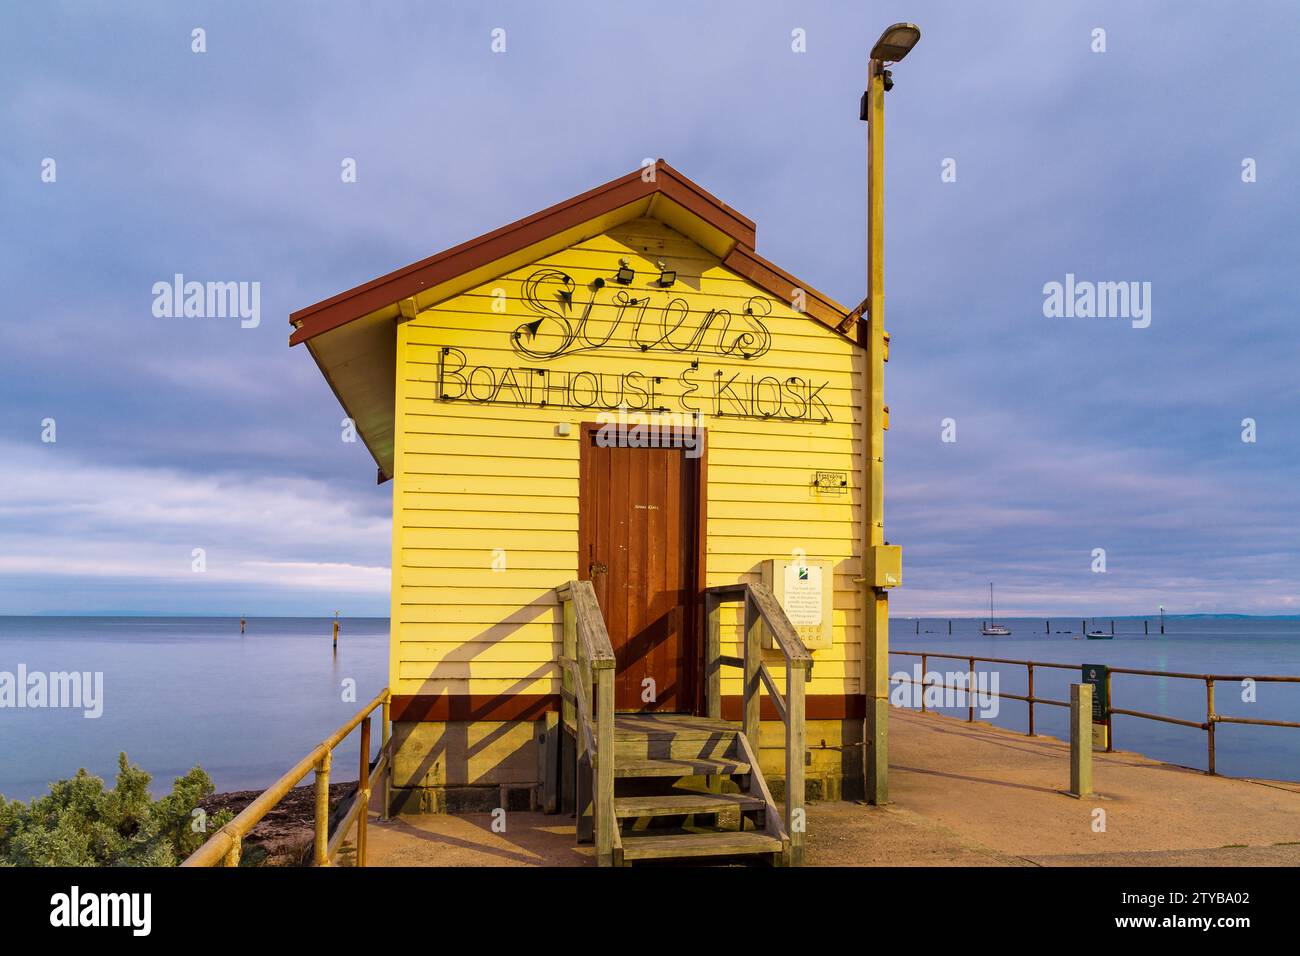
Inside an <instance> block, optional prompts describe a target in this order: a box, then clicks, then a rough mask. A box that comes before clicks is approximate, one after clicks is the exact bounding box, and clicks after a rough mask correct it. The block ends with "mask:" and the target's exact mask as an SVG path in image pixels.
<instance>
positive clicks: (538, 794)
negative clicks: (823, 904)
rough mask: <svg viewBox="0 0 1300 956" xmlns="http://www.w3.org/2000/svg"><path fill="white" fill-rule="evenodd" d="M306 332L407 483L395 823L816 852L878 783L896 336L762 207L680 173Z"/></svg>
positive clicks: (398, 592) (342, 307)
mask: <svg viewBox="0 0 1300 956" xmlns="http://www.w3.org/2000/svg"><path fill="white" fill-rule="evenodd" d="M290 321H291V323H292V325H293V332H292V335H291V337H290V344H291V345H296V344H298V343H305V344H306V346H307V349H308V350H309V351H310V352H311V354H312V357H313V358H314V359H315V361H316V363H317V365H318V366H319V367H320V370H321V372H322V373H323V374H324V375H325V377H326V379H327V380H328V382H329V383H330V386H331V387H332V388H333V390H334V392H335V394H336V395H337V396H338V399H339V401H340V402H341V403H342V405H343V407H344V409H345V410H346V412H347V414H348V416H349V417H350V418H351V419H352V420H353V422H354V423H355V426H356V429H357V432H358V434H359V435H360V437H361V438H362V440H363V441H364V442H365V444H366V447H367V448H368V449H369V450H370V453H371V454H372V455H373V457H374V459H375V461H376V463H377V464H378V466H379V477H380V480H381V481H385V480H390V479H391V481H392V488H393V542H392V546H393V551H392V574H393V578H392V612H391V614H392V637H391V652H390V687H391V690H392V695H393V696H392V705H391V717H392V721H393V746H394V751H393V784H392V785H393V789H392V804H393V808H394V809H395V810H406V811H420V810H423V811H436V810H445V809H451V810H456V809H465V808H477V809H483V808H494V807H497V806H501V805H502V800H503V797H504V798H505V799H509V795H510V794H511V793H512V792H513V793H516V794H517V796H516V797H515V799H518V800H527V799H530V798H531V799H533V800H537V801H540V802H541V803H542V804H543V805H544V806H545V807H546V808H547V809H548V810H565V809H569V808H573V809H575V810H576V812H577V814H578V835H579V837H580V838H581V839H584V840H586V839H589V840H592V841H594V842H595V844H596V849H597V855H598V858H599V860H600V861H601V862H602V863H609V862H619V861H622V860H628V859H641V858H649V857H657V856H694V855H707V854H732V853H761V854H772V855H773V856H774V858H776V859H784V860H787V861H789V860H793V861H796V862H797V861H798V859H799V855H800V850H801V846H802V832H803V827H802V824H803V811H802V807H803V799H804V794H805V793H806V794H807V795H808V796H809V797H812V798H814V799H815V798H819V797H826V798H838V797H841V796H844V797H857V796H860V795H861V794H862V792H863V780H864V772H865V773H867V775H868V776H870V773H871V767H870V764H871V759H870V756H871V751H872V749H873V748H875V749H877V750H879V751H882V752H881V753H880V754H878V756H879V758H880V760H879V762H878V764H877V767H876V771H875V772H876V773H877V774H879V773H880V769H879V768H880V767H883V747H884V739H885V738H884V719H883V708H884V702H885V697H886V686H885V684H884V673H885V662H884V652H883V650H884V646H885V644H884V641H885V636H884V631H885V607H886V602H885V595H886V588H888V587H892V586H893V585H895V584H897V583H898V578H899V560H898V551H897V549H896V548H890V547H888V546H886V545H884V544H883V542H882V540H881V539H880V537H879V529H880V528H881V527H882V525H880V515H879V503H878V502H879V496H878V495H877V496H876V497H875V499H874V500H875V502H876V503H875V504H873V496H872V495H871V493H870V492H871V489H870V484H871V483H872V482H873V481H876V482H878V481H879V473H880V472H879V463H880V460H881V455H880V454H879V448H880V442H879V437H878V434H877V437H876V438H875V439H874V440H873V437H872V436H873V427H872V424H873V416H874V418H875V421H876V424H877V430H878V428H880V427H884V422H883V417H884V415H885V412H886V410H885V409H884V408H883V406H880V404H879V400H880V395H881V391H880V377H881V376H880V372H879V370H876V371H875V372H874V374H873V370H872V368H871V360H872V349H871V347H870V339H871V333H872V331H873V330H871V329H870V327H869V323H868V322H867V321H866V320H865V319H864V318H863V315H862V309H861V308H859V309H855V310H850V309H846V308H844V307H843V306H841V305H839V304H838V303H836V302H834V301H832V300H831V299H829V298H828V297H826V296H824V295H822V294H820V293H818V292H817V291H815V290H814V289H813V288H811V287H810V286H808V285H807V284H805V283H803V282H801V281H799V280H797V279H795V278H794V277H793V276H791V275H790V274H788V273H786V272H785V271H783V270H782V269H780V268H779V267H777V266H776V265H774V264H773V263H771V262H769V261H767V260H766V259H764V258H762V257H761V256H759V255H758V254H757V252H756V251H755V226H754V223H753V222H752V221H750V220H749V219H747V218H746V217H744V216H743V215H741V214H740V213H738V212H736V211H735V210H733V209H731V208H730V207H728V206H727V205H725V204H724V203H722V202H721V201H719V200H718V199H716V198H714V197H713V196H711V195H710V194H709V193H707V192H705V191H704V190H703V189H701V188H700V187H699V186H697V185H696V184H695V183H693V182H691V181H690V180H689V179H687V178H686V177H685V176H683V175H682V174H681V173H679V172H677V171H676V170H674V169H673V168H672V167H671V166H669V165H668V164H666V163H664V162H663V161H662V160H661V161H659V162H658V163H656V164H654V165H653V166H646V167H645V168H643V169H640V170H638V171H635V172H632V173H630V174H628V175H626V176H623V177H621V178H619V179H616V180H614V181H612V182H609V183H606V184H605V185H603V186H600V187H597V188H596V189H593V190H591V191H589V192H586V193H584V194H582V195H580V196H576V197H574V198H572V199H569V200H567V201H565V202H562V203H560V204H558V205H555V206H552V207H550V208H549V209H546V210H544V211H542V212H539V213H537V214H535V215H532V216H529V217H527V218H525V219H522V220H520V221H518V222H516V223H513V224H511V225H508V226H505V227H503V228H501V229H498V230H496V231H494V232H491V233H488V234H486V235H484V236H480V237H479V238H476V239H472V240H470V241H468V242H465V243H463V244H461V245H459V246H456V247H454V248H452V249H448V250H446V251H445V252H441V253H438V254H437V255H434V256H432V257H430V258H428V259H425V260H423V261H420V262H416V263H414V264H412V265H409V266H407V267H405V268H402V269H399V270H397V271H396V272H393V273H391V274H389V275H386V276H383V277H381V278H379V279H376V280H374V281H372V282H368V283H366V284H365V285H362V286H359V287H358V288H355V289H352V290H350V291H347V292H344V293H341V294H339V295H336V296H333V297H332V298H329V299H326V300H324V301H322V302H320V303H318V304H316V305H313V306H309V307H307V308H305V309H302V310H301V311H298V312H295V313H294V314H293V315H292V316H291V319H290ZM874 331H875V332H876V333H877V334H878V336H879V339H878V342H877V352H878V354H879V360H880V361H881V362H883V360H884V357H885V356H884V348H885V347H886V343H887V337H886V336H885V335H884V333H883V330H874ZM873 396H874V399H873ZM873 466H875V467H873ZM873 531H874V532H876V534H875V535H874V537H873ZM864 554H865V555H866V556H867V558H868V560H866V561H865V562H864V560H863V556H864ZM864 722H865V725H866V726H867V730H868V732H867V733H866V734H864ZM864 751H865V752H866V753H867V754H868V759H867V760H865V761H864ZM864 763H865V764H866V765H867V767H865V768H864ZM879 784H880V785H883V781H879ZM656 817H666V818H671V822H675V823H682V822H685V823H689V824H692V825H691V826H687V827H677V828H675V829H665V828H662V827H657V826H654V825H652V823H653V822H654V818H656ZM696 824H698V825H696Z"/></svg>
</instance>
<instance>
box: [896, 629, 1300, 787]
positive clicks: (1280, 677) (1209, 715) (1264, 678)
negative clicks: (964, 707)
mask: <svg viewBox="0 0 1300 956" xmlns="http://www.w3.org/2000/svg"><path fill="white" fill-rule="evenodd" d="M889 653H890V654H897V655H900V656H902V657H919V658H920V659H921V686H922V687H923V688H924V687H938V688H940V689H943V690H964V691H967V692H968V693H971V692H972V691H973V689H974V687H975V664H976V663H984V664H1012V665H1016V666H1019V667H1024V668H1026V669H1027V676H1028V692H1027V693H1026V694H1010V693H1004V692H1002V691H1001V690H999V691H998V692H997V694H996V696H997V697H998V698H1003V697H1005V698H1007V699H1008V700H1019V701H1024V702H1026V703H1027V704H1028V705H1029V732H1028V734H1027V735H1026V736H1029V737H1033V736H1036V735H1035V733H1034V707H1035V705H1037V704H1047V705H1049V706H1052V707H1069V706H1070V704H1069V702H1068V701H1063V700H1052V699H1051V698H1048V697H1037V696H1035V694H1034V668H1035V667H1054V668H1057V669H1059V670H1070V671H1073V670H1078V669H1079V667H1080V666H1081V665H1079V664H1060V663H1056V662H1051V661H1023V660H1013V659H1011V658H1006V657H971V656H969V655H957V654H940V653H936V652H935V651H890V652H889ZM931 658H938V659H940V660H950V661H963V662H965V663H966V664H967V666H968V668H969V670H968V672H967V681H968V684H967V686H966V687H957V686H953V685H950V684H943V683H931V682H927V681H926V680H925V675H926V674H927V673H928V672H929V662H930V659H931ZM1114 674H1127V675H1130V676H1136V677H1172V678H1174V679H1176V680H1199V681H1204V682H1205V719H1204V720H1202V721H1197V720H1186V719H1184V718H1182V717H1170V716H1168V715H1167V714H1149V713H1146V712H1144V711H1140V710H1127V709H1123V708H1119V707H1114V706H1112V701H1113V699H1114V698H1113V697H1112V694H1111V681H1110V679H1111V676H1112V675H1114ZM902 680H905V681H906V682H907V683H916V682H915V681H914V680H913V679H912V678H911V677H906V678H903V679H902ZM902 680H900V683H901V682H902ZM1247 680H1249V681H1255V682H1256V683H1277V684H1300V676H1292V675H1285V674H1188V673H1181V672H1177V671H1154V670H1144V669H1142V668H1137V667H1108V668H1107V669H1106V725H1107V728H1108V729H1109V730H1110V733H1108V734H1107V735H1106V750H1107V751H1108V752H1110V751H1113V750H1114V749H1115V740H1114V728H1113V726H1112V724H1111V717H1112V716H1115V715H1118V716H1121V717H1136V718H1139V719H1141V720H1155V721H1159V722H1161V723H1166V724H1177V725H1179V726H1182V727H1194V728H1197V729H1199V730H1203V731H1205V733H1206V751H1207V772H1208V773H1210V774H1215V773H1216V771H1215V727H1216V725H1218V724H1250V725H1253V726H1257V727H1300V721H1294V720H1261V719H1258V718H1250V717H1230V716H1227V715H1224V714H1219V713H1216V711H1215V704H1214V685H1215V682H1216V681H1233V682H1236V683H1240V682H1241V681H1247ZM925 709H926V705H925V693H924V691H922V693H921V712H922V713H925ZM974 719H975V703H974V695H973V693H972V694H971V698H970V704H969V708H968V711H967V717H966V720H967V721H968V722H969V721H973V720H974Z"/></svg>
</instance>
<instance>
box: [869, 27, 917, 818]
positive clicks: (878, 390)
mask: <svg viewBox="0 0 1300 956" xmlns="http://www.w3.org/2000/svg"><path fill="white" fill-rule="evenodd" d="M920 39H921V30H920V28H918V27H917V26H916V25H915V24H911V23H895V24H894V25H893V26H891V27H889V28H888V29H886V30H885V32H884V33H882V34H881V35H880V39H879V40H877V41H876V44H875V46H874V47H872V49H871V62H870V69H869V72H870V77H869V79H868V84H867V91H866V93H864V94H863V97H862V108H861V118H862V119H864V120H866V121H867V276H868V287H867V302H866V307H867V308H866V317H867V382H866V395H865V401H866V404H867V408H866V415H865V419H864V420H865V422H866V424H867V434H868V437H867V447H866V458H867V460H866V468H865V469H864V471H865V474H864V477H865V478H866V490H865V494H864V496H863V497H864V500H863V509H864V515H863V517H864V525H865V531H864V533H863V551H862V561H863V569H864V578H865V590H866V610H867V620H866V648H865V651H866V653H865V654H864V671H865V674H864V687H863V691H864V694H865V696H866V704H867V713H866V726H865V727H864V728H863V731H864V740H865V743H866V746H865V747H864V748H863V777H864V785H865V788H866V796H867V800H868V801H869V802H870V803H873V804H877V805H879V804H885V803H888V802H889V589H890V588H892V587H896V586H897V585H898V584H900V583H901V579H902V559H901V554H900V552H899V549H898V548H897V547H896V546H889V545H886V544H885V341H886V339H885V93H887V92H888V91H889V90H891V89H893V86H894V82H893V76H892V74H891V73H890V71H889V70H888V69H886V65H887V64H889V63H897V62H898V61H899V60H901V59H903V57H905V56H907V54H908V53H909V52H911V49H912V47H914V46H916V43H917V41H918V40H920Z"/></svg>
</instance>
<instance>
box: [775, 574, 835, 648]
mask: <svg viewBox="0 0 1300 956" xmlns="http://www.w3.org/2000/svg"><path fill="white" fill-rule="evenodd" d="M763 583H764V584H765V585H767V587H768V588H769V589H770V590H771V591H772V595H773V596H774V597H775V598H776V603H778V604H780V605H781V609H782V610H783V611H785V616H786V617H788V618H789V619H790V623H791V624H793V625H794V629H795V632H796V633H797V634H798V635H799V640H801V641H803V643H804V646H805V647H807V648H808V649H809V650H815V649H817V648H820V647H830V646H831V608H832V605H833V601H834V596H835V595H834V592H835V571H834V564H833V563H832V562H830V561H815V560H807V561H795V560H792V559H783V558H770V559H768V560H767V561H764V562H763ZM765 630H766V629H765ZM763 646H764V647H767V648H771V647H773V646H774V645H773V644H772V638H771V636H770V635H768V634H766V633H764V635H763Z"/></svg>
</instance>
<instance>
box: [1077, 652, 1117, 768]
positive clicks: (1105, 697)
mask: <svg viewBox="0 0 1300 956" xmlns="http://www.w3.org/2000/svg"><path fill="white" fill-rule="evenodd" d="M1082 677H1083V682H1084V683H1085V684H1091V685H1092V745H1093V749H1095V750H1109V749H1110V699H1109V694H1108V691H1109V690H1110V680H1109V679H1108V678H1109V674H1108V672H1107V668H1106V665H1105V664H1084V665H1083V673H1082Z"/></svg>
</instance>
